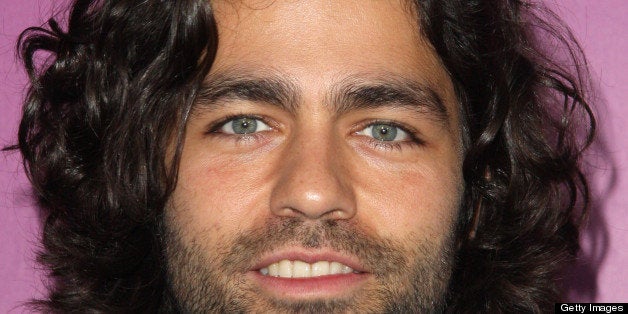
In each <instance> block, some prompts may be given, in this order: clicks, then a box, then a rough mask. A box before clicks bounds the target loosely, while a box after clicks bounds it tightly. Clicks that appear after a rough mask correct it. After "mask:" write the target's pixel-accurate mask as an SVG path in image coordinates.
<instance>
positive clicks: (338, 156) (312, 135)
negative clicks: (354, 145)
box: [271, 131, 355, 219]
mask: <svg viewBox="0 0 628 314" xmlns="http://www.w3.org/2000/svg"><path fill="white" fill-rule="evenodd" d="M339 145H340V143H339V141H338V140H336V139H335V138H334V137H333V132H331V131H330V132H326V131H319V132H303V133H299V134H297V135H296V136H294V138H293V139H292V140H291V143H290V145H288V147H287V148H286V150H285V151H284V156H282V157H283V158H282V164H281V165H280V167H279V169H280V170H279V171H280V176H279V180H278V181H277V184H276V186H275V188H274V191H273V196H272V200H271V207H272V210H273V213H274V214H276V215H280V216H303V217H305V218H308V219H318V218H327V219H348V218H350V217H352V216H353V215H354V214H355V202H354V196H353V191H352V187H351V184H350V178H349V177H348V174H347V171H346V167H345V166H344V165H343V163H345V162H347V161H346V160H345V159H344V158H343V157H342V153H341V148H340V147H339Z"/></svg>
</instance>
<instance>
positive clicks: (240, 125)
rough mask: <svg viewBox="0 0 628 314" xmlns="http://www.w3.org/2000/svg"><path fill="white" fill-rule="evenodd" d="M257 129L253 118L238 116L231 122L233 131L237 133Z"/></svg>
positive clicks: (246, 132)
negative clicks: (238, 117)
mask: <svg viewBox="0 0 628 314" xmlns="http://www.w3.org/2000/svg"><path fill="white" fill-rule="evenodd" d="M256 129H257V122H256V121H255V119H249V118H240V119H238V120H236V121H234V122H233V131H234V132H235V133H237V134H248V133H253V132H255V130H256Z"/></svg>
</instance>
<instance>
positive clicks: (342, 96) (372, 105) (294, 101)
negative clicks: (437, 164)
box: [193, 72, 449, 126]
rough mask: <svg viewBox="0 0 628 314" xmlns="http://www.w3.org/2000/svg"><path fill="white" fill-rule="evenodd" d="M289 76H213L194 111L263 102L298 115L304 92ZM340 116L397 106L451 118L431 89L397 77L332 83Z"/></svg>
mask: <svg viewBox="0 0 628 314" xmlns="http://www.w3.org/2000/svg"><path fill="white" fill-rule="evenodd" d="M286 77H287V76H279V75H274V74H269V75H264V76H256V75H254V74H248V75H245V74H244V75H243V74H235V73H229V72H227V73H224V74H217V75H213V76H210V77H209V78H208V79H207V80H206V81H205V83H204V84H203V86H202V87H201V89H200V91H199V93H198V96H197V99H196V102H195V105H194V109H193V112H197V111H199V110H215V109H217V108H219V107H220V104H221V103H229V102H231V101H238V100H243V101H251V102H263V103H266V104H270V105H273V106H278V107H280V108H281V109H282V110H285V111H288V112H290V113H293V114H294V113H296V111H297V109H298V107H299V104H300V103H301V99H302V96H301V92H300V90H299V88H298V87H297V84H295V83H294V82H293V81H291V80H290V79H287V78H286ZM324 101H325V103H326V105H328V106H330V108H331V110H333V111H334V112H335V113H336V114H337V115H341V114H344V113H347V112H351V111H356V110H363V109H377V108H386V107H398V108H403V109H407V110H410V111H413V112H415V113H418V114H420V115H425V116H428V117H430V118H432V119H434V120H435V121H437V122H439V123H442V124H443V125H445V126H448V124H449V123H448V122H449V119H448V118H449V115H448V112H447V108H446V106H445V105H444V103H443V101H442V98H441V97H440V96H439V94H438V93H437V92H436V91H435V90H434V89H432V88H431V87H429V86H426V85H424V84H420V83H418V82H415V81H412V80H409V79H406V78H403V77H399V76H394V75H388V74H387V75H382V76H378V77H375V78H372V77H369V76H365V77H362V76H357V75H356V76H350V77H348V78H345V79H343V80H341V81H339V82H337V83H334V84H332V87H331V88H330V90H329V92H328V93H327V95H326V98H325V100H324Z"/></svg>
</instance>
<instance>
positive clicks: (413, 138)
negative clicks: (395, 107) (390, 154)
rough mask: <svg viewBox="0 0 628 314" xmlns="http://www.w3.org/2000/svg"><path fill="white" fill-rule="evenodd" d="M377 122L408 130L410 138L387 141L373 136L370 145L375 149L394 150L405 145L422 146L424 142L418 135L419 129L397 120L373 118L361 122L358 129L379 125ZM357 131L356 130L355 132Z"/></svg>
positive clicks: (369, 138)
mask: <svg viewBox="0 0 628 314" xmlns="http://www.w3.org/2000/svg"><path fill="white" fill-rule="evenodd" d="M377 124H386V125H390V126H393V127H396V128H399V129H400V130H402V131H404V132H406V134H408V137H409V139H408V140H407V141H397V142H394V141H390V142H386V141H380V140H378V139H376V138H373V137H370V136H369V137H368V144H369V145H370V146H372V147H373V148H374V149H383V150H386V151H392V150H399V151H401V150H403V148H404V146H408V145H409V146H411V147H413V146H421V145H423V144H424V141H423V140H421V139H420V138H419V137H418V136H417V133H418V132H417V131H416V130H414V129H413V128H409V127H407V126H405V125H402V124H400V123H397V122H395V121H390V120H371V121H368V122H365V123H362V124H360V126H358V127H357V128H356V129H359V130H360V131H361V130H364V129H365V128H368V127H369V126H373V125H377ZM354 133H356V132H354Z"/></svg>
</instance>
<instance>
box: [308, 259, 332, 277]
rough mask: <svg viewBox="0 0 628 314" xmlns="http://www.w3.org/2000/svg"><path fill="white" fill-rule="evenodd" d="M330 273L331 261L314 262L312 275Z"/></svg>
mask: <svg viewBox="0 0 628 314" xmlns="http://www.w3.org/2000/svg"><path fill="white" fill-rule="evenodd" d="M328 274H329V262H326V261H320V262H316V263H314V264H312V277H318V276H325V275H328Z"/></svg>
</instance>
